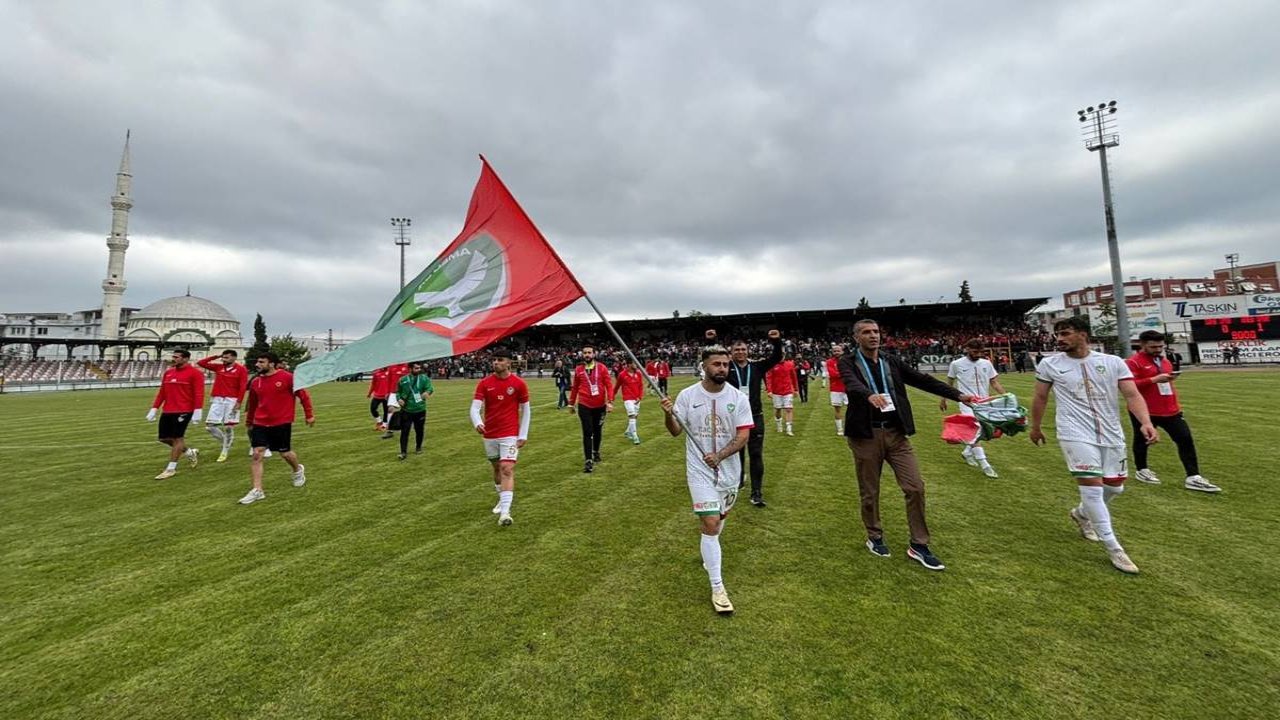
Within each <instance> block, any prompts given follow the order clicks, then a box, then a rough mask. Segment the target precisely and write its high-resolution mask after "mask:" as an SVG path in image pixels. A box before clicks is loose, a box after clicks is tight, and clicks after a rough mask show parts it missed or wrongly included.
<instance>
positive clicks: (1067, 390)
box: [1029, 317, 1159, 575]
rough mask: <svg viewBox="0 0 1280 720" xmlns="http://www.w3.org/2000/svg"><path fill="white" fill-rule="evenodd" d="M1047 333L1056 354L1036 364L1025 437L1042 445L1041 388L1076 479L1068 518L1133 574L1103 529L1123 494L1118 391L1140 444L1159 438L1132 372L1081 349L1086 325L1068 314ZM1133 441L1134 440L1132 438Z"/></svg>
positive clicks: (1084, 346)
mask: <svg viewBox="0 0 1280 720" xmlns="http://www.w3.org/2000/svg"><path fill="white" fill-rule="evenodd" d="M1053 335H1054V338H1055V339H1056V340H1057V345H1058V349H1059V350H1061V351H1062V354H1061V355H1054V356H1051V357H1047V358H1045V359H1044V360H1042V361H1041V362H1040V364H1039V365H1038V366H1037V367H1036V394H1035V399H1034V400H1033V401H1032V403H1031V432H1030V433H1029V436H1030V438H1031V442H1032V443H1035V444H1036V445H1043V444H1044V443H1045V436H1044V432H1043V431H1041V429H1040V422H1041V421H1042V420H1043V419H1044V410H1045V406H1046V405H1047V404H1048V401H1049V391H1050V390H1053V396H1054V399H1055V400H1056V401H1057V408H1056V410H1055V415H1054V418H1055V426H1056V428H1057V436H1058V445H1059V446H1060V447H1061V448H1062V454H1063V456H1064V457H1065V458H1066V460H1067V471H1068V472H1070V473H1071V475H1072V476H1074V477H1075V479H1076V484H1077V485H1078V486H1079V491H1080V504H1079V505H1077V506H1076V507H1073V508H1071V513H1070V514H1071V519H1072V521H1074V522H1075V523H1076V525H1077V526H1078V527H1079V528H1080V535H1081V536H1082V537H1084V538H1085V539H1086V540H1093V541H1100V542H1101V543H1102V545H1103V547H1105V548H1106V549H1107V554H1109V555H1110V556H1111V564H1112V565H1113V566H1114V567H1115V568H1116V569H1117V570H1119V571H1120V572H1125V573H1129V574H1133V575H1136V574H1137V572H1138V566H1137V565H1135V564H1134V563H1133V561H1132V560H1130V559H1129V555H1128V554H1127V553H1125V551H1124V548H1123V547H1122V546H1121V545H1120V541H1119V540H1117V539H1116V536H1115V532H1114V531H1113V530H1112V528H1111V509H1110V505H1111V501H1112V500H1114V499H1115V498H1116V496H1118V495H1119V494H1120V493H1122V492H1124V480H1125V477H1126V475H1128V473H1127V472H1126V470H1125V464H1126V461H1127V460H1128V452H1127V449H1126V448H1125V441H1124V428H1122V427H1121V426H1120V412H1119V410H1118V409H1117V405H1118V401H1119V397H1118V396H1123V397H1124V400H1125V404H1126V405H1128V407H1129V412H1130V413H1132V414H1133V416H1134V417H1136V418H1137V421H1138V434H1139V435H1141V436H1142V439H1145V440H1146V442H1147V443H1154V442H1156V440H1157V439H1159V436H1158V435H1157V434H1156V429H1155V428H1154V427H1152V425H1151V417H1150V416H1149V415H1148V414H1147V404H1146V403H1145V402H1143V400H1142V394H1141V393H1139V392H1138V387H1137V385H1135V384H1134V381H1133V372H1132V371H1131V370H1130V369H1129V366H1128V365H1126V364H1125V362H1124V360H1121V359H1120V358H1118V357H1116V356H1115V355H1107V354H1104V353H1097V352H1093V351H1092V350H1090V349H1089V324H1088V321H1087V320H1085V319H1083V318H1079V317H1070V318H1064V319H1062V320H1059V321H1058V322H1056V323H1054V324H1053ZM1140 441H1141V440H1139V442H1140Z"/></svg>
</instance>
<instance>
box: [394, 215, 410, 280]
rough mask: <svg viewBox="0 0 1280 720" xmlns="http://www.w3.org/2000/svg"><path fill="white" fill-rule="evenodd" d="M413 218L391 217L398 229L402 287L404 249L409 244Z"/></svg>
mask: <svg viewBox="0 0 1280 720" xmlns="http://www.w3.org/2000/svg"><path fill="white" fill-rule="evenodd" d="M412 224H413V220H412V219H411V218H391V225H392V226H393V227H395V229H396V235H395V240H396V245H399V246H400V289H401V290H403V289H404V249H405V248H406V247H408V246H409V226H410V225H412Z"/></svg>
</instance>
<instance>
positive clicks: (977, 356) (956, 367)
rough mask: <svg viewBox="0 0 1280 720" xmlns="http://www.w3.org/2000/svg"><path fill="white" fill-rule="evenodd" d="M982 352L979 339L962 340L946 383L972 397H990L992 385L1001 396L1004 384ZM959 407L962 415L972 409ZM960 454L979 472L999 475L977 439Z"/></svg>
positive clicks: (940, 405) (944, 401)
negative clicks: (979, 469)
mask: <svg viewBox="0 0 1280 720" xmlns="http://www.w3.org/2000/svg"><path fill="white" fill-rule="evenodd" d="M985 355H986V348H985V347H984V345H983V342H982V341H981V340H979V339H978V338H973V339H972V340H970V341H969V342H967V343H965V344H964V355H961V356H960V357H958V358H956V359H955V360H952V361H951V366H950V367H948V368H947V384H948V385H950V386H951V387H959V388H960V392H962V393H964V394H966V395H972V396H974V397H980V398H985V397H989V396H990V395H991V388H995V390H996V392H998V393H1000V394H1001V395H1003V394H1004V386H1003V385H1001V384H1000V380H999V379H998V378H999V376H1000V373H998V372H996V368H995V366H994V365H992V364H991V361H990V360H988V359H987V358H986V357H985ZM938 408H939V409H941V410H942V411H943V412H946V411H947V399H946V398H942V400H941V401H940V402H939V403H938ZM959 408H960V412H961V414H963V415H973V410H972V409H971V408H970V407H969V406H968V405H966V404H964V403H960V404H959ZM960 455H961V457H963V458H964V461H965V462H967V463H969V464H970V465H972V466H973V467H976V468H982V473H983V474H984V475H986V476H987V477H990V478H996V477H1000V475H999V474H998V473H996V469H995V468H993V467H991V463H989V462H987V451H986V449H985V448H983V447H982V445H981V439H980V438H979V439H975V440H974V441H973V442H972V443H971V444H968V445H965V446H964V450H962V451H960Z"/></svg>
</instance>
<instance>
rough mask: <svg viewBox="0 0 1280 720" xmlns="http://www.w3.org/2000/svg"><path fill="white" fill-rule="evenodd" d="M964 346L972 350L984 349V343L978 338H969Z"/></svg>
mask: <svg viewBox="0 0 1280 720" xmlns="http://www.w3.org/2000/svg"><path fill="white" fill-rule="evenodd" d="M964 346H965V347H967V348H973V349H974V350H981V349H982V348H984V347H986V343H984V342H982V341H981V340H979V339H978V338H969V342H967V343H965V344H964Z"/></svg>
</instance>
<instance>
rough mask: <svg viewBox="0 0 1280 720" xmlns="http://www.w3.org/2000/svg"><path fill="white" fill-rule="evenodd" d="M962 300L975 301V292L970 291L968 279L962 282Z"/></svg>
mask: <svg viewBox="0 0 1280 720" xmlns="http://www.w3.org/2000/svg"><path fill="white" fill-rule="evenodd" d="M960 302H962V303H971V302H973V294H972V293H970V292H969V281H968V280H965V281H964V282H962V283H960Z"/></svg>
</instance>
